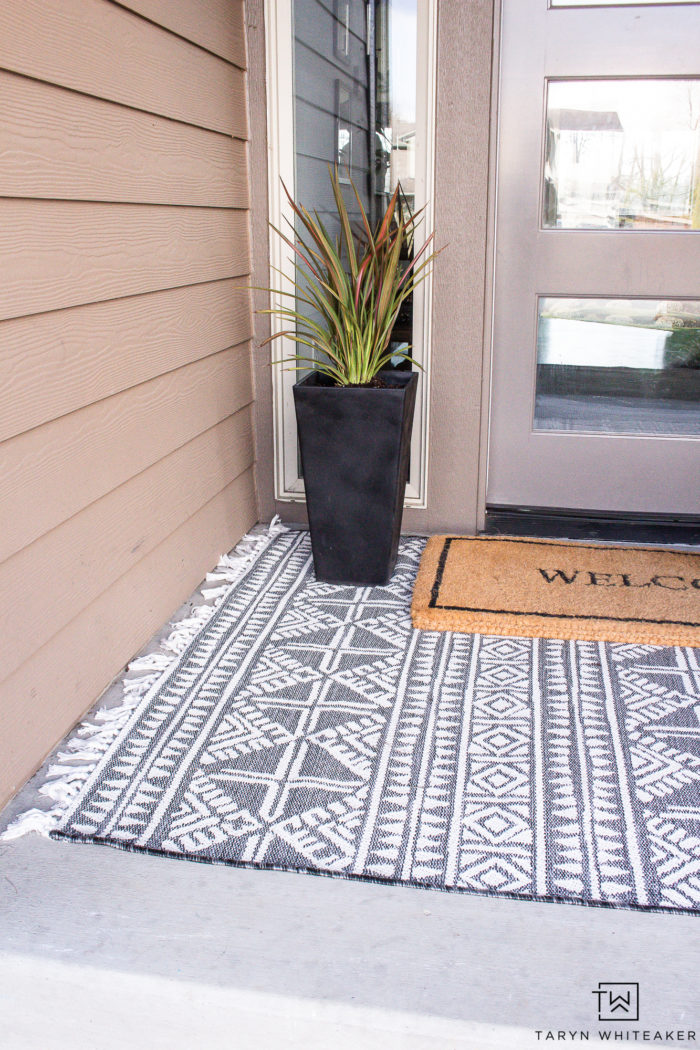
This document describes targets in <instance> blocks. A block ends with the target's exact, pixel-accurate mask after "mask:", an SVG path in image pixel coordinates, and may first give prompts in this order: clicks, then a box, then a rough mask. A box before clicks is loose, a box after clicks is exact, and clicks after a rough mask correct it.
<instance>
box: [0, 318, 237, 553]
mask: <svg viewBox="0 0 700 1050" xmlns="http://www.w3.org/2000/svg"><path fill="white" fill-rule="evenodd" d="M13 320H14V318H13ZM251 344H252V337H248V338H247V339H242V340H241V341H240V342H239V343H233V344H232V345H231V346H227V347H224V349H223V350H216V351H215V352H214V353H212V354H202V356H201V357H198V358H196V359H195V360H194V361H188V362H187V363H186V364H184V365H177V366H176V367H175V368H166V369H165V371H163V372H158V374H157V375H154V376H151V377H150V378H149V379H144V380H142V381H141V382H140V383H133V384H132V385H131V386H125V387H122V388H121V389H120V390H115V391H113V393H111V394H107V395H106V396H105V397H98V398H97V400H96V401H88V402H86V403H85V404H84V405H80V406H78V407H77V408H72V409H71V410H70V411H69V412H62V413H61V414H60V415H58V416H52V417H51V419H45V420H44V421H43V422H42V423H37V425H36V426H35V427H28V428H27V430H22V431H20V432H18V433H17V434H13V435H12V436H11V437H7V438H3V440H2V441H0V449H2V446H3V445H7V444H9V443H10V442H12V441H14V440H15V438H18V437H24V435H26V434H31V432H32V431H33V430H40V429H41V427H45V426H48V425H50V424H51V423H55V422H56V421H57V420H59V419H68V418H69V416H73V415H76V413H78V412H82V411H83V410H84V409H86V408H91V407H92V406H93V405H100V404H102V403H103V402H105V401H109V400H110V399H111V398H113V397H121V395H122V394H125V393H127V392H128V391H130V390H132V391H133V390H138V389H139V387H142V386H146V384H147V383H153V382H154V381H155V380H156V379H161V378H163V376H168V375H172V376H174V375H176V374H177V373H178V372H184V371H185V369H187V368H192V366H193V365H199V364H201V363H202V362H203V361H206V360H208V359H209V360H212V361H213V360H214V359H215V358H217V357H219V356H221V355H222V354H230V353H231V352H232V351H234V350H238V351H240V354H237V355H236V356H237V357H242V356H244V350H245V348H246V347H248V348H249V349H250V348H251ZM248 359H249V363H250V364H251V366H252V361H251V360H250V359H251V355H250V354H248ZM251 370H252V368H251ZM251 390H252V383H251ZM254 400H255V394H254V391H253V392H252V393H251V397H250V400H248V401H246V402H244V403H242V404H241V405H239V407H238V408H237V409H236V411H235V412H232V413H231V416H235V415H236V414H237V413H238V412H239V411H241V409H244V408H247V407H248V405H251V404H252V403H253V401H254ZM231 416H224V417H223V418H224V419H230V418H231ZM219 422H222V420H219ZM212 425H213V426H217V425H218V424H217V423H214V424H212ZM210 429H211V428H210V427H207V428H206V430H210ZM206 430H203V431H201V433H203V434H204V433H206ZM192 440H193V439H192ZM185 444H188V442H185ZM182 447H183V446H182V445H178V446H177V448H182ZM171 451H172V452H175V451H176V449H171ZM167 454H168V455H170V452H168V453H167ZM146 469H148V468H146ZM139 473H141V472H140V471H139ZM133 476H134V477H136V476H137V475H136V474H134V475H133ZM117 487H118V486H117ZM110 491H112V490H110ZM100 498H102V497H100ZM89 505H90V504H86V506H89ZM67 520H68V519H67ZM1 564H2V561H0V565H1Z"/></svg>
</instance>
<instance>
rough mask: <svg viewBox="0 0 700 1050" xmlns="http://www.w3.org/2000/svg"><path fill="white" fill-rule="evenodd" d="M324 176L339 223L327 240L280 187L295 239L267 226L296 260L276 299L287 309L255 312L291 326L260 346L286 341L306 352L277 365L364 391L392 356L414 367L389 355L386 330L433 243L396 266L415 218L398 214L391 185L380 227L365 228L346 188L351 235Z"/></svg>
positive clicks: (335, 180) (338, 195)
mask: <svg viewBox="0 0 700 1050" xmlns="http://www.w3.org/2000/svg"><path fill="white" fill-rule="evenodd" d="M329 174H330V179H331V186H332V189H333V196H334V198H335V204H336V208H337V212H338V218H339V220H340V234H339V236H338V237H335V238H331V236H330V235H329V233H328V231H327V230H326V227H325V226H324V224H323V222H322V221H321V219H320V218H319V216H318V212H314V213H313V215H311V214H310V213H309V211H307V209H306V208H305V207H303V206H302V205H300V204H297V203H296V202H295V201H294V200H293V199H292V197H291V195H290V193H289V191H288V190H287V187H286V186H284V183H283V187H284V192H285V193H286V195H287V199H288V200H289V203H290V206H291V208H292V210H293V212H294V215H295V216H296V218H297V220H298V228H297V230H296V234H294V233H293V234H292V235H291V236H287V234H285V233H283V232H282V231H281V230H279V229H278V228H277V227H276V226H273V227H272V228H273V229H274V230H275V233H277V235H278V236H279V237H281V238H282V240H283V241H284V243H285V244H287V245H288V246H289V247H290V248H291V249H292V251H293V252H294V254H295V257H296V259H295V279H293V280H292V282H291V283H292V285H293V291H287V292H285V291H282V292H281V293H278V294H282V295H283V296H286V297H287V298H291V299H294V300H295V303H294V306H291V305H290V306H288V307H287V306H276V307H273V308H272V309H269V310H263V311H261V313H267V314H274V315H276V316H278V317H282V318H283V319H284V322H285V323H286V324H289V325H291V326H293V327H289V328H285V330H284V331H280V332H275V333H274V335H272V336H270V337H269V339H266V340H265V343H269V342H272V341H273V340H274V339H279V338H280V337H281V336H290V337H291V338H292V339H294V340H295V341H296V343H297V344H299V345H300V346H302V347H306V348H307V349H308V352H302V353H299V354H294V355H291V356H290V357H288V358H285V359H284V360H283V361H282V362H277V363H282V364H284V363H289V364H293V367H295V368H297V369H301V368H313V369H316V370H317V371H318V372H321V373H323V374H324V375H325V376H328V378H329V379H331V380H332V382H333V383H334V384H335V385H337V386H354V385H364V384H368V383H371V381H372V380H373V379H374V378H375V376H376V375H377V373H378V372H380V371H381V370H382V368H385V367H386V366H387V365H388V364H389V362H390V360H391V358H392V357H393V356H398V357H402V358H405V359H407V360H409V361H411V362H412V363H414V364H417V362H414V361H413V358H412V357H411V356H410V354H409V353H408V350H405V351H401V352H400V353H399V354H396V355H395V354H392V351H391V350H390V349H389V343H390V341H391V332H392V329H393V327H394V324H395V323H396V318H397V317H398V314H399V310H400V309H401V305H402V303H403V302H404V301H405V300H406V299H407V298H408V297H409V296H410V295H411V293H412V292H413V290H414V289H415V288H416V286H417V285H418V284H420V282H421V281H422V280H424V279H425V277H426V276H427V272H428V267H429V266H430V265H431V263H432V261H433V260H434V258H435V256H436V255H437V254H438V253H437V252H432V253H431V254H426V252H427V249H428V247H429V245H430V244H431V242H432V240H433V234H432V233H431V234H430V236H429V237H428V238H427V239H426V240H425V242H424V244H423V245H422V247H421V248H420V249H419V251H417V252H416V253H415V255H414V257H413V258H412V259H411V260H410V261H409V262H408V263H407V265H405V266H403V265H402V264H401V263H400V256H401V250H402V248H403V247H404V246H407V245H408V246H410V245H411V244H412V242H413V235H414V232H415V228H416V224H417V222H418V221H419V217H420V212H418V213H416V214H415V215H412V214H408V215H407V216H405V215H404V214H403V211H402V209H401V208H400V206H399V205H398V201H399V193H400V187H398V186H397V188H396V190H395V191H394V194H393V196H392V198H391V200H390V201H389V204H388V207H387V209H386V212H385V213H384V216H383V217H382V219H381V221H380V222H379V223H377V225H376V228H375V229H372V227H371V225H370V223H369V220H368V218H367V213H366V211H365V209H364V207H363V204H362V201H361V199H360V195H359V193H358V192H357V188H356V187H355V184H354V183H353V182H352V181H351V182H350V185H351V187H352V190H353V192H354V194H355V198H356V199H357V203H358V206H359V212H360V220H361V221H360V229H359V231H358V232H357V233H355V232H353V229H352V225H351V222H350V216H349V214H348V209H347V207H346V204H345V201H344V199H343V195H342V191H341V187H340V181H339V177H338V169H337V168H336V169H335V170H330V169H329ZM310 314H311V316H310ZM314 315H315V316H314ZM263 345H265V344H263ZM409 349H410V347H409ZM418 367H420V366H418Z"/></svg>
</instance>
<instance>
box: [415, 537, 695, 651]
mask: <svg viewBox="0 0 700 1050" xmlns="http://www.w3.org/2000/svg"><path fill="white" fill-rule="evenodd" d="M411 613H412V617H413V625H414V627H419V628H422V629H423V630H428V631H464V632H467V633H475V634H500V635H509V636H516V637H530V638H563V639H580V640H581V641H609V642H631V643H635V642H641V643H646V644H653V645H691V646H700V555H698V554H694V553H688V552H686V551H675V550H664V549H658V548H656V549H654V548H638V547H627V548H622V547H605V546H595V545H593V544H583V543H568V542H561V541H545V540H531V539H513V538H502V537H490V536H479V537H476V536H433V537H432V538H431V539H430V540H429V541H428V544H427V546H426V549H425V552H424V554H423V558H422V560H421V566H420V571H419V573H418V578H417V580H416V587H415V591H414V595H413V603H412V608H411Z"/></svg>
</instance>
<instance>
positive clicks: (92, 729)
mask: <svg viewBox="0 0 700 1050" xmlns="http://www.w3.org/2000/svg"><path fill="white" fill-rule="evenodd" d="M287 531H288V530H287V528H286V527H285V526H284V525H283V524H282V522H281V521H280V518H279V515H275V517H274V518H273V519H272V521H271V522H270V525H269V527H268V529H267V531H266V532H263V533H260V534H259V535H252V534H250V533H249V534H247V535H246V536H244V537H243V539H241V540H240V541H239V543H238V544H237V545H236V547H235V548H234V549H233V551H231V553H230V554H224V555H222V556H221V558H220V560H219V563H218V565H217V566H216V568H215V569H214V571H213V572H209V573H207V576H206V580H205V582H206V583H209V584H214V585H215V586H213V587H207V588H204V587H203V588H202V595H203V597H204V599H205V601H207V602H210V603H211V604H209V605H200V606H197V608H195V609H193V610H192V612H191V613H190V614H189V615H188V616H186V617H184V618H183V619H182V620H179V621H177V622H176V623H172V624H170V627H171V628H172V630H171V633H170V634H169V635H168V637H167V638H166V639H164V641H162V642H161V643H160V651H158V652H153V653H147V654H146V655H144V656H139V657H137V658H136V659H134V660H132V661H131V662H130V663H129V664H128V666H127V673H128V674H132V673H134V677H129V678H124V679H123V681H122V691H123V698H122V702H121V704H119V706H118V707H110V708H105V709H102V710H98V711H96V712H95V713H94V714H93V715H92V716H91V717H90V719H88V720H86V721H84V722H83V723H82V724H81V725H80V726H78V728H77V729H76V730H75V731H74V734H73V735H71V737H70V739H69V740H68V742H67V744H66V747H65V750H64V751H61V752H59V753H58V754H57V755H56V759H57V762H56V763H55V764H52V765H50V766H49V768H48V770H47V772H46V774H45V775H46V781H45V782H44V783H43V784H42V785H41V787H40V788H39V793H40V794H41V795H44V796H45V797H46V798H48V799H50V800H51V801H52V802H53V803H54V805H53V806H52V807H51V808H50V809H30V810H27V811H26V812H25V813H21V814H20V815H19V816H18V817H17V818H16V819H15V820H14V821H13V822H12V823H11V824H10V825H9V826H8V827H7V828H6V830H5V831H4V832H3V833H2V834H0V839H2V840H4V841H10V840H12V839H17V838H20V837H21V836H22V835H27V834H29V833H30V832H32V831H34V832H38V833H39V834H40V835H44V836H48V835H49V834H50V832H51V831H52V830H53V828H55V827H57V826H58V825H59V824H60V823H61V821H62V819H63V817H64V815H65V814H66V813H67V812H68V810H69V808H70V806H71V805H72V803H73V802H74V800H75V799H76V797H77V795H78V794H79V793H80V792H81V791H82V789H83V787H84V785H85V784H86V783H87V780H88V778H89V777H90V775H91V773H92V772H93V771H94V769H95V767H96V766H97V763H98V762H99V761H100V759H102V757H103V756H104V755H105V754H106V752H107V750H108V749H109V748H110V747H111V745H112V744H113V743H114V741H115V740H116V738H117V737H118V736H119V734H120V733H121V732H122V731H123V730H124V729H125V728H126V726H127V725H128V724H129V722H130V720H131V718H132V715H133V714H134V711H135V710H136V708H137V707H138V706H139V705H140V703H141V701H142V700H143V698H144V697H145V696H146V695H147V694H148V693H149V692H150V690H151V689H152V688H153V687H154V686H155V684H156V683H157V682H158V681H159V680H160V679H161V678H162V677H163V676H164V675H166V674H168V673H169V672H170V670H171V669H172V668H173V667H174V666H175V664H176V663H177V661H178V658H179V657H180V656H181V655H182V653H184V651H185V649H186V648H187V646H188V645H189V644H190V642H191V641H192V640H193V639H194V638H195V637H196V636H197V634H199V632H200V631H201V629H202V627H204V625H205V624H206V623H207V621H208V620H210V619H211V617H212V615H213V614H214V611H215V610H216V609H217V608H218V607H219V606H220V605H221V604H222V602H223V601H224V599H225V598H226V596H227V595H228V593H229V591H230V590H231V588H232V587H234V586H235V584H236V583H238V581H239V580H240V579H241V577H242V576H243V575H244V574H245V573H246V572H247V571H248V569H249V568H250V566H251V565H252V564H253V562H254V561H255V560H256V559H257V558H259V557H260V555H261V554H262V552H263V551H264V550H265V548H266V547H267V546H268V544H269V543H271V542H272V540H274V539H275V537H276V536H279V535H280V534H281V533H283V532H287Z"/></svg>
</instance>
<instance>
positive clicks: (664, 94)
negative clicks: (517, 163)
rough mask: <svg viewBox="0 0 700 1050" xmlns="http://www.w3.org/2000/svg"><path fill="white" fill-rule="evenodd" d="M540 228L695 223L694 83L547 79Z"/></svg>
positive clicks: (698, 125) (698, 221)
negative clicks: (548, 80)
mask: <svg viewBox="0 0 700 1050" xmlns="http://www.w3.org/2000/svg"><path fill="white" fill-rule="evenodd" d="M542 217H543V218H542V221H543V226H544V227H545V228H547V229H614V230H620V229H625V230H697V229H698V228H700V80H697V79H692V80H691V79H684V80H675V79H673V80H671V79H656V80H636V79H635V80H552V81H550V82H549V84H548V91H547V127H546V143H545V167H544V188H543V206H542Z"/></svg>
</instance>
